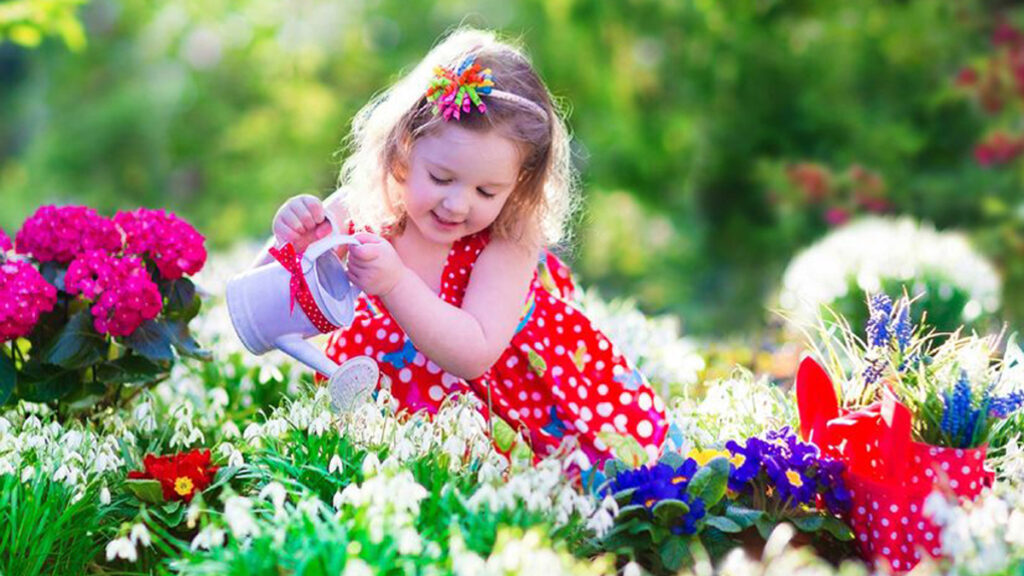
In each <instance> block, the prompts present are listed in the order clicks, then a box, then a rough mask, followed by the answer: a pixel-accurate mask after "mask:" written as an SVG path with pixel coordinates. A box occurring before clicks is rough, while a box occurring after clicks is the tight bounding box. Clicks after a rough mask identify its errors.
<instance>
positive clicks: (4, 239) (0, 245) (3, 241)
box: [0, 228, 14, 252]
mask: <svg viewBox="0 0 1024 576" xmlns="http://www.w3.org/2000/svg"><path fill="white" fill-rule="evenodd" d="M8 250H14V244H11V237H10V236H8V235H7V234H6V233H5V232H4V229H3V228H0V252H7V251H8Z"/></svg>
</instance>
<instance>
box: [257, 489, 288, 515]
mask: <svg viewBox="0 0 1024 576" xmlns="http://www.w3.org/2000/svg"><path fill="white" fill-rule="evenodd" d="M260 498H262V499H264V500H267V501H269V502H271V503H273V504H274V515H275V516H280V515H282V514H284V502H285V500H287V499H288V490H286V489H285V487H284V486H282V485H281V483H280V482H271V483H269V484H267V485H266V486H264V487H263V489H262V490H260Z"/></svg>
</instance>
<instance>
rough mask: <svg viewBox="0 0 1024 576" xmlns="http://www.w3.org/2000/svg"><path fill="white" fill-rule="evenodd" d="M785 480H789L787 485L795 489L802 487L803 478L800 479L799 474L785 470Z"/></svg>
mask: <svg viewBox="0 0 1024 576" xmlns="http://www.w3.org/2000/svg"><path fill="white" fill-rule="evenodd" d="M786 478H788V479H789V483H790V484H792V485H793V486H796V487H797V488H799V487H801V486H803V485H804V480H803V478H801V477H800V473H799V472H797V471H795V470H786Z"/></svg>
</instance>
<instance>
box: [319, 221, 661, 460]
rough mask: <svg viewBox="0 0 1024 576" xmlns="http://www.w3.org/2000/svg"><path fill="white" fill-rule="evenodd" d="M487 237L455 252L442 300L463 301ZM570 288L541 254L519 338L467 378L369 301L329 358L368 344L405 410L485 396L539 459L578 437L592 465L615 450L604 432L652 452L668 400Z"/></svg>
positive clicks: (553, 261) (558, 266)
mask: <svg viewBox="0 0 1024 576" xmlns="http://www.w3.org/2000/svg"><path fill="white" fill-rule="evenodd" d="M487 241H488V235H487V233H486V232H485V233H481V234H477V235H474V236H469V237H466V238H463V239H461V240H459V241H457V242H456V243H455V244H454V245H453V246H452V249H451V251H450V252H449V254H448V259H447V261H446V262H445V266H444V269H443V272H442V274H441V278H442V279H443V281H442V284H441V291H440V294H439V295H438V296H439V297H440V298H442V299H443V300H444V301H446V302H448V303H449V304H452V305H453V306H461V305H462V300H463V297H464V296H465V292H466V287H467V286H468V284H469V278H470V275H471V274H472V270H473V265H474V264H475V262H476V259H477V257H478V256H479V255H480V253H481V252H482V251H483V249H484V248H485V247H486V245H487ZM574 292H575V286H574V285H573V283H572V278H571V276H570V273H569V269H568V268H567V267H566V266H565V265H564V264H563V263H562V262H561V261H560V260H558V258H557V257H555V256H554V255H553V254H550V253H545V255H544V257H543V258H542V259H541V262H540V263H539V266H538V270H537V273H536V274H535V276H534V279H533V282H532V284H531V288H530V295H529V297H528V300H527V302H526V304H525V305H524V308H523V318H522V320H521V322H520V324H519V326H518V328H517V331H516V334H515V335H514V336H513V338H512V341H511V342H510V344H509V346H508V348H507V349H506V350H505V352H504V353H503V354H502V356H501V357H500V358H499V359H498V361H497V362H496V363H495V364H494V365H493V366H492V367H491V369H490V370H488V371H487V372H486V373H485V374H484V375H483V376H481V377H480V378H478V379H476V380H474V381H472V382H466V381H464V380H461V379H459V378H456V377H454V376H452V375H450V374H448V373H447V372H444V371H443V370H442V369H441V368H440V367H439V366H437V365H436V364H434V363H433V362H430V361H429V360H427V359H426V358H425V357H423V355H422V354H419V353H418V352H417V351H416V349H415V347H414V346H413V344H412V342H411V341H410V340H409V339H408V338H407V337H406V335H405V333H404V332H403V331H402V329H401V328H400V327H399V326H398V323H397V322H392V321H391V320H392V319H391V317H390V315H389V314H388V313H387V311H386V309H385V308H384V307H383V305H382V303H381V302H380V301H379V300H378V299H377V298H374V297H367V296H365V295H363V296H361V297H360V299H359V303H358V304H357V307H356V319H355V321H354V322H353V324H352V326H350V327H349V328H347V329H344V330H340V331H338V332H335V333H334V334H333V335H332V336H331V338H330V340H329V342H328V347H327V353H328V356H330V357H331V358H341V357H345V356H349V357H350V356H354V355H359V354H363V353H365V350H364V348H372V351H373V352H374V353H375V354H371V355H376V356H378V357H380V358H381V359H382V361H381V363H380V364H381V365H380V368H381V374H382V375H387V376H388V377H389V378H390V380H391V393H392V394H393V395H394V397H395V398H396V399H397V400H398V402H399V403H400V405H401V406H403V407H404V408H406V409H408V410H410V411H418V410H426V411H427V412H429V413H434V412H436V411H437V408H438V407H439V406H440V404H441V402H442V401H443V400H444V398H445V397H447V396H448V395H450V394H452V393H455V392H467V391H471V392H473V393H475V394H476V395H477V396H478V397H479V398H481V399H482V401H483V403H484V404H486V403H487V401H488V398H489V399H490V405H491V406H492V410H493V411H494V412H495V413H496V414H497V415H498V416H501V417H502V418H503V419H505V420H506V421H508V422H509V423H510V424H512V426H513V427H516V428H520V429H522V430H523V431H524V436H526V437H527V439H528V441H529V442H530V444H531V446H532V448H533V449H534V453H535V455H536V456H537V458H541V457H543V456H545V455H547V454H548V453H550V452H552V451H554V450H556V449H557V448H558V447H559V445H560V444H561V443H562V441H563V440H564V439H565V438H566V437H567V436H575V437H577V439H578V440H579V443H580V445H581V447H582V448H583V450H584V451H585V452H586V453H587V455H588V456H589V457H590V458H591V460H592V461H598V460H603V459H605V458H607V457H609V456H611V455H612V454H611V452H610V449H609V448H608V447H607V446H605V445H604V443H602V442H600V441H599V440H598V439H597V434H598V432H599V431H600V430H615V431H617V432H618V433H620V434H628V435H632V436H633V437H634V438H636V439H637V440H638V441H639V442H640V444H641V445H642V446H643V447H644V449H645V450H646V451H647V452H648V453H649V454H654V455H657V454H658V453H659V452H660V450H661V446H662V443H663V441H664V438H665V435H666V433H667V430H668V425H667V422H666V420H665V414H664V403H663V402H662V401H661V399H660V398H658V397H657V395H656V394H655V392H654V391H653V390H652V389H651V387H650V385H649V384H648V383H647V381H646V379H645V378H644V377H643V376H642V375H641V374H640V373H639V372H637V371H636V370H634V369H633V368H632V367H630V366H629V365H628V364H627V362H626V360H625V358H624V357H622V356H621V355H620V354H619V353H618V351H617V350H616V349H615V346H614V345H612V344H611V343H610V342H609V341H608V339H607V338H606V337H605V336H604V335H603V334H601V333H600V332H599V331H598V330H597V329H596V328H595V327H593V326H592V325H591V323H590V321H589V319H587V318H586V316H584V315H583V314H581V313H580V312H579V310H577V309H576V308H575V306H574V304H573V302H574ZM350 334H351V335H354V336H349V335H350ZM357 340H359V341H361V342H363V343H362V344H360V343H358V342H357ZM482 410H483V411H484V412H486V407H483V408H482ZM485 415H486V414H485Z"/></svg>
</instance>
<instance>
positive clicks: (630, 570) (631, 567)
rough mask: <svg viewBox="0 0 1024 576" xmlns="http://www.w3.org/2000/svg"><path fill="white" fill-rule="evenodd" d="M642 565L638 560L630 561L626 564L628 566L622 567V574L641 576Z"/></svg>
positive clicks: (625, 575)
mask: <svg viewBox="0 0 1024 576" xmlns="http://www.w3.org/2000/svg"><path fill="white" fill-rule="evenodd" d="M640 575H641V572H640V565H639V564H637V563H636V562H632V561H630V562H629V563H628V564H626V567H625V568H623V569H622V576H640Z"/></svg>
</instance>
